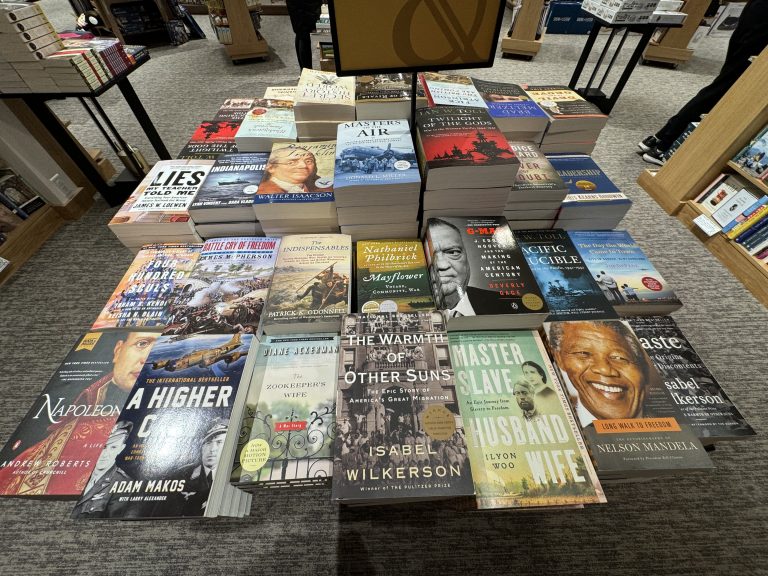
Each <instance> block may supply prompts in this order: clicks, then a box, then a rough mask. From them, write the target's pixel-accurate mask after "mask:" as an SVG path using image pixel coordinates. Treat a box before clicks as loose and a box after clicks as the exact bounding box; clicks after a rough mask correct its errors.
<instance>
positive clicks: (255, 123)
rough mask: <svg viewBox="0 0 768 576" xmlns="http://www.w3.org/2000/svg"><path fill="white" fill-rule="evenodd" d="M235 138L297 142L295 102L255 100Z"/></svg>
mask: <svg viewBox="0 0 768 576" xmlns="http://www.w3.org/2000/svg"><path fill="white" fill-rule="evenodd" d="M235 138H266V139H271V138H282V139H287V140H296V120H295V117H294V114H293V100H272V99H266V98H261V99H258V100H254V101H253V106H251V108H250V110H248V111H247V113H246V114H245V116H244V117H243V121H242V123H241V124H240V127H239V129H238V130H237V133H236V135H235Z"/></svg>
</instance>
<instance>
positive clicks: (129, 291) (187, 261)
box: [92, 244, 200, 330]
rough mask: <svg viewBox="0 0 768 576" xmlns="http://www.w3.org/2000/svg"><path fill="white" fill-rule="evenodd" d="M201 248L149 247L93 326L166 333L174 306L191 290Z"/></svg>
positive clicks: (190, 246) (173, 245)
mask: <svg viewBox="0 0 768 576" xmlns="http://www.w3.org/2000/svg"><path fill="white" fill-rule="evenodd" d="M199 256H200V245H199V244H147V245H146V246H144V247H143V248H142V249H141V250H139V253H138V254H137V255H136V258H134V260H133V262H132V263H131V265H130V267H129V268H128V270H127V271H126V272H125V274H124V275H123V277H122V279H121V280H120V283H119V284H118V285H117V287H116V288H115V290H114V292H112V296H110V297H109V300H107V304H106V306H104V309H103V310H102V311H101V313H100V314H99V316H98V317H97V318H96V321H95V322H94V323H93V327H92V329H93V330H101V329H104V328H128V327H131V328H153V329H158V330H159V329H163V328H165V326H166V325H167V324H168V323H169V322H170V321H171V303H172V301H173V300H174V299H175V298H177V297H178V296H180V295H181V294H182V292H184V291H185V290H186V289H188V288H189V287H190V286H191V280H190V274H191V273H192V269H193V267H194V265H195V263H196V262H197V259H198V257H199Z"/></svg>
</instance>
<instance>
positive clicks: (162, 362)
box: [72, 334, 253, 519]
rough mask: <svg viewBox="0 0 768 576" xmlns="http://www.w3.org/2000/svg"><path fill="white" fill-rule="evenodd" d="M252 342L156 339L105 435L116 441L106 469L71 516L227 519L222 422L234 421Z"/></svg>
mask: <svg viewBox="0 0 768 576" xmlns="http://www.w3.org/2000/svg"><path fill="white" fill-rule="evenodd" d="M252 338H253V337H252V336H251V335H240V334H234V335H229V334H224V335H221V334H216V335H195V336H191V337H190V338H185V339H177V338H175V337H171V336H161V337H160V338H159V339H158V341H157V342H156V343H155V346H154V348H153V349H152V352H151V353H150V355H149V357H148V358H147V360H146V362H145V363H144V367H143V369H142V371H141V374H140V375H139V377H138V379H137V380H136V384H135V385H134V387H133V389H132V390H131V391H130V393H129V395H128V401H127V402H126V404H125V407H124V408H123V410H122V412H121V413H120V418H119V419H118V420H117V422H116V423H115V426H114V428H113V430H112V435H114V436H118V435H120V439H119V442H120V443H119V444H118V445H117V446H116V447H114V449H113V451H112V463H111V466H110V468H109V469H107V470H105V471H104V472H103V474H100V475H98V477H97V476H96V473H94V476H93V477H92V478H91V481H90V483H89V486H88V487H87V488H86V490H85V492H84V493H83V495H82V496H81V498H80V500H79V501H78V503H77V506H76V507H75V509H74V511H73V513H72V516H73V517H74V518H86V519H91V518H113V519H124V518H181V517H202V516H205V517H210V516H216V515H219V514H220V513H230V515H234V514H233V511H232V510H228V509H227V506H226V500H225V499H224V498H223V497H224V496H225V495H226V494H225V493H226V492H227V491H228V490H229V491H231V490H234V489H233V488H231V487H230V486H229V467H230V462H231V458H232V456H231V452H232V449H233V448H234V445H235V442H236V438H235V436H236V434H237V430H238V428H237V426H236V425H235V426H231V427H230V418H231V417H235V418H236V419H237V421H238V422H239V419H240V411H239V409H238V408H237V407H238V402H242V401H244V400H245V397H244V394H242V392H244V391H245V387H246V386H247V384H246V383H243V384H242V391H241V390H240V389H241V382H240V381H241V377H242V375H243V373H244V372H245V373H246V374H248V373H249V370H250V368H251V367H252V364H249V365H248V367H246V362H247V361H248V360H249V356H250V351H249V348H250V345H251V341H252ZM230 428H231V430H230ZM228 446H229V447H230V449H229V455H228V456H227V449H228Z"/></svg>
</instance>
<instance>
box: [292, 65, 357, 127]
mask: <svg viewBox="0 0 768 576" xmlns="http://www.w3.org/2000/svg"><path fill="white" fill-rule="evenodd" d="M294 114H295V117H296V132H297V134H298V137H299V141H300V142H315V141H321V140H334V139H335V138H336V127H337V126H338V125H339V124H340V123H341V122H352V121H354V120H355V79H354V77H352V76H348V77H344V78H340V77H338V76H336V74H334V73H333V72H321V71H319V70H311V69H309V68H304V70H302V72H301V78H300V79H299V85H298V87H297V88H296V96H295V98H294Z"/></svg>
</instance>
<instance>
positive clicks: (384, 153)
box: [336, 144, 418, 185]
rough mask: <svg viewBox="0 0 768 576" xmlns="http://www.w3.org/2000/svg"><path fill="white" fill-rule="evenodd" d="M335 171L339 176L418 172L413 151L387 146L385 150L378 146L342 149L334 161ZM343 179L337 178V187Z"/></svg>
mask: <svg viewBox="0 0 768 576" xmlns="http://www.w3.org/2000/svg"><path fill="white" fill-rule="evenodd" d="M336 170H337V172H338V173H340V174H344V173H346V172H360V173H365V174H373V173H375V172H394V171H403V170H418V163H417V160H416V154H415V153H414V152H413V150H399V149H397V148H392V145H391V144H389V145H388V146H387V147H386V148H381V147H380V146H350V147H348V148H344V149H343V150H342V151H341V154H339V157H338V158H337V159H336ZM343 182H344V180H343V179H339V178H337V180H336V183H337V185H341V184H342V183H343Z"/></svg>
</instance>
